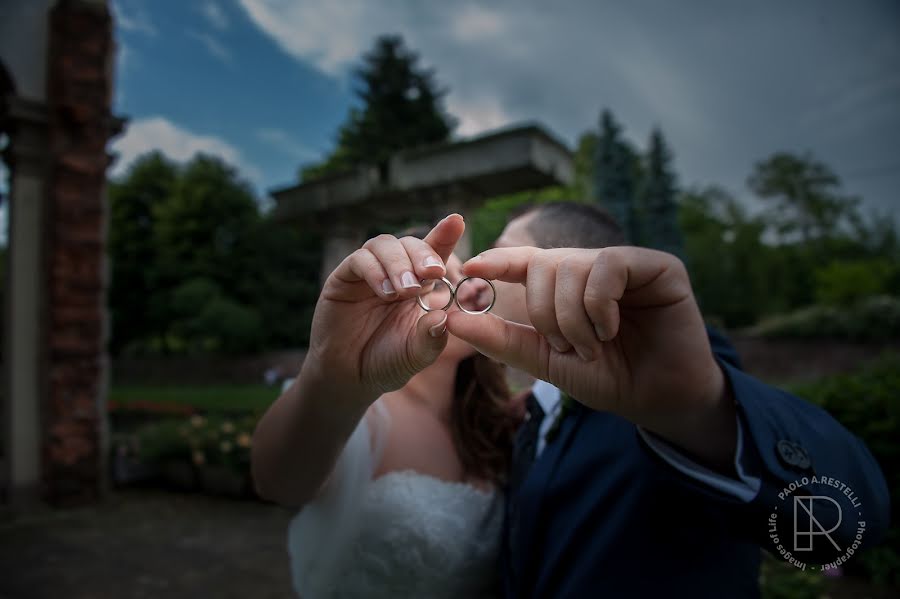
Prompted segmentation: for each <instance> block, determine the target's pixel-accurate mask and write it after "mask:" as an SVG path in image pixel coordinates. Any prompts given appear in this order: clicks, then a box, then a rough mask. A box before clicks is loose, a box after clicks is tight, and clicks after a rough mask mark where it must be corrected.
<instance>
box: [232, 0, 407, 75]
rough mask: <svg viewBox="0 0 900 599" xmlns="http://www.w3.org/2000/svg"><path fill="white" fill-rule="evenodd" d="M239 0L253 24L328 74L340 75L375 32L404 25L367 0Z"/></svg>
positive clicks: (392, 15) (396, 17)
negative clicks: (334, 0) (306, 0)
mask: <svg viewBox="0 0 900 599" xmlns="http://www.w3.org/2000/svg"><path fill="white" fill-rule="evenodd" d="M240 3H241V6H242V7H243V8H244V10H245V11H246V12H247V14H248V15H249V17H250V19H251V20H252V21H253V22H254V23H256V25H257V27H259V28H260V29H262V30H263V32H265V33H266V34H267V35H269V36H270V37H271V38H272V39H273V40H274V41H275V43H277V44H278V46H279V47H281V49H282V50H284V51H285V52H286V53H287V54H289V55H290V56H293V57H294V58H297V59H300V60H302V61H304V62H309V63H311V64H313V65H314V66H315V67H316V68H318V69H319V70H321V71H322V72H324V73H327V74H329V75H341V74H342V72H343V69H344V67H346V66H347V64H349V63H350V62H352V61H355V60H357V59H358V58H359V55H360V52H361V50H362V49H363V48H364V47H367V46H368V44H369V43H370V42H371V40H372V38H373V37H374V36H375V35H377V34H378V33H383V32H386V31H392V30H398V29H403V26H402V25H403V24H402V23H401V22H399V20H398V18H400V17H401V16H400V15H398V14H396V13H392V12H391V11H388V10H385V7H384V6H377V5H375V3H372V2H366V1H365V0H342V1H340V2H321V3H314V2H297V1H295V0H240Z"/></svg>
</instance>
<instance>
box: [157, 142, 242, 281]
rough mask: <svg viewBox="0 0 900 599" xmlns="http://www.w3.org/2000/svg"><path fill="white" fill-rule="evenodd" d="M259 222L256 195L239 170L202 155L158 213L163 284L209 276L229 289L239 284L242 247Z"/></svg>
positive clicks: (197, 158)
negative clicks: (237, 257) (237, 260)
mask: <svg viewBox="0 0 900 599" xmlns="http://www.w3.org/2000/svg"><path fill="white" fill-rule="evenodd" d="M258 219H259V213H258V209H257V205H256V201H255V200H254V198H253V193H252V192H251V191H250V188H249V187H248V186H247V184H246V183H245V182H243V181H242V180H240V179H239V178H238V175H237V171H235V170H234V168H232V167H230V166H228V165H227V164H225V163H224V162H223V161H222V160H220V159H219V158H215V157H212V156H207V155H203V154H199V155H197V156H196V157H195V158H194V159H193V160H191V161H190V162H189V163H187V164H186V165H185V167H184V169H183V171H182V172H181V175H180V176H179V178H178V181H177V184H176V185H175V187H174V189H173V191H172V193H171V195H170V196H169V197H168V198H167V200H166V201H165V202H163V203H162V204H160V205H159V208H158V210H157V212H156V244H157V247H158V248H159V256H160V269H161V271H162V278H163V281H162V283H163V284H164V285H168V286H171V287H174V285H175V284H177V283H180V282H181V281H184V280H186V279H190V278H194V277H205V278H208V279H210V280H211V281H213V282H215V283H217V284H218V285H221V286H222V287H223V288H224V289H228V288H229V287H230V286H231V285H233V284H234V281H235V271H234V269H233V267H232V264H231V261H232V260H233V259H234V257H235V250H236V246H237V245H238V242H239V240H241V239H242V238H243V237H244V236H246V235H247V234H248V233H249V231H251V230H252V228H253V226H254V224H255V223H256V221H257V220H258ZM171 287H170V288H171Z"/></svg>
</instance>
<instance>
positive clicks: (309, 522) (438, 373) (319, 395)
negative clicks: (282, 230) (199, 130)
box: [252, 214, 519, 599]
mask: <svg viewBox="0 0 900 599" xmlns="http://www.w3.org/2000/svg"><path fill="white" fill-rule="evenodd" d="M464 228H465V224H464V222H463V219H462V217H461V216H459V215H456V214H454V215H451V216H448V217H447V218H445V219H444V220H442V221H441V222H440V223H438V224H437V225H436V226H435V227H434V228H433V229H432V230H431V231H430V232H428V234H427V235H425V236H424V239H418V238H416V237H411V236H409V237H403V238H401V239H397V238H395V237H392V236H389V235H380V236H378V237H375V238H373V239H370V240H369V241H368V242H366V243H365V245H363V247H362V248H360V249H358V250H356V251H355V252H354V253H353V254H351V255H350V256H348V257H347V258H346V259H345V260H344V261H343V262H342V263H341V264H340V265H339V266H338V267H337V268H336V269H335V271H334V272H332V273H331V275H330V276H329V277H328V280H327V281H326V282H325V285H324V287H323V290H322V293H321V295H320V297H319V301H318V303H317V305H316V311H315V316H314V317H313V324H312V332H311V340H310V347H309V353H308V354H307V358H306V360H305V361H304V363H303V368H302V370H301V372H300V374H299V375H298V377H297V379H296V380H295V381H294V383H293V384H292V385H291V386H290V387H289V388H288V389H287V390H286V391H285V392H284V393H283V394H282V395H281V397H279V398H278V400H277V401H276V402H275V403H273V404H272V405H271V406H270V407H269V409H268V410H267V412H266V413H265V415H264V416H263V418H262V419H261V420H260V422H259V424H258V426H257V429H256V431H255V433H254V436H253V456H252V461H253V463H252V466H253V476H254V481H255V484H256V487H257V490H258V492H259V494H260V495H261V496H262V497H264V498H267V499H270V500H272V501H275V502H278V503H280V504H282V505H286V506H290V507H294V508H300V509H299V512H298V514H297V515H296V516H295V517H294V519H293V520H292V521H291V524H290V528H289V533H288V550H289V553H290V559H291V571H292V576H293V582H294V588H295V590H296V591H297V593H298V594H299V595H300V596H301V597H303V599H317V598H320V597H413V596H417V597H421V596H427V597H461V596H465V597H483V596H493V595H494V594H496V591H495V589H496V584H497V575H498V567H497V563H496V562H497V557H498V553H499V543H500V537H501V527H502V521H503V499H502V497H501V491H500V489H501V486H502V484H503V481H504V479H505V476H506V473H507V470H508V467H509V461H510V452H511V445H512V438H513V434H514V431H515V427H516V426H517V423H518V420H519V419H518V417H517V415H516V414H515V411H516V410H514V408H513V403H512V402H511V401H510V400H509V393H508V390H507V387H506V383H505V379H504V374H503V371H502V369H501V366H500V365H499V364H497V363H495V362H492V361H490V360H489V359H487V358H485V357H484V356H482V355H480V354H477V353H476V352H475V350H474V349H473V348H472V347H471V346H469V345H468V344H466V343H465V342H463V341H461V340H459V339H457V338H455V337H452V336H450V335H449V334H448V333H447V329H446V321H447V314H446V312H444V311H441V310H436V311H432V312H423V311H422V309H421V308H420V307H419V306H418V304H417V303H416V301H415V298H416V296H417V295H419V294H421V293H422V287H421V283H420V281H425V280H428V279H437V278H440V277H447V278H448V279H449V280H450V281H452V282H456V281H458V280H459V279H460V272H459V271H460V267H461V263H460V261H459V260H458V259H457V258H456V257H455V256H454V255H453V254H452V252H453V249H454V247H455V246H456V243H457V242H458V241H459V239H460V237H461V236H462V234H463V230H464ZM485 285H486V284H485ZM465 288H466V289H467V290H468V291H467V293H475V294H477V293H479V291H480V290H479V289H477V287H476V285H469V284H467V285H466V286H465ZM460 293H462V292H460ZM453 309H455V306H454V308H453Z"/></svg>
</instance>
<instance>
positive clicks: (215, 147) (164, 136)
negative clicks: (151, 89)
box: [111, 116, 261, 182]
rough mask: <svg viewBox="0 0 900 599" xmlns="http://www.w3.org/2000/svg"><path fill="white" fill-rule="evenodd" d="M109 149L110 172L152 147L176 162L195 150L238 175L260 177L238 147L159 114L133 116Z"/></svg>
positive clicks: (120, 169)
mask: <svg viewBox="0 0 900 599" xmlns="http://www.w3.org/2000/svg"><path fill="white" fill-rule="evenodd" d="M112 149H113V151H114V152H116V153H117V154H118V155H119V156H118V160H117V161H116V163H115V164H114V166H113V169H112V173H111V174H112V175H113V176H119V175H122V174H123V173H124V172H125V171H126V169H127V168H128V166H129V165H130V164H131V162H132V161H133V160H134V159H135V158H137V157H138V156H140V155H141V154H145V153H147V152H150V151H152V150H159V151H161V152H162V153H163V154H165V155H166V156H167V157H169V158H170V159H172V160H175V161H178V162H185V161H187V160H190V159H191V158H193V157H194V156H195V155H196V154H198V153H204V154H211V155H214V156H218V157H220V158H221V159H222V160H224V161H225V162H227V163H228V164H230V165H232V166H234V167H236V168H238V169H239V171H240V175H241V176H243V177H245V178H247V179H249V180H251V181H254V182H258V181H259V180H260V175H261V173H260V171H259V169H257V168H256V167H254V166H253V165H251V164H249V163H248V162H246V161H245V160H244V158H243V156H241V153H240V151H239V150H238V149H237V148H235V147H234V146H233V145H231V144H230V143H228V142H227V141H225V140H223V139H221V138H219V137H216V136H214V135H203V134H199V133H194V132H192V131H188V130H187V129H183V128H181V127H179V126H178V125H176V124H175V123H173V122H172V121H170V120H168V119H166V118H165V117H161V116H152V117H146V118H141V119H136V120H134V121H132V122H131V123H129V124H128V126H127V129H126V131H125V134H124V135H123V136H122V137H120V138H119V139H117V140H116V141H115V142H114V143H113V145H112Z"/></svg>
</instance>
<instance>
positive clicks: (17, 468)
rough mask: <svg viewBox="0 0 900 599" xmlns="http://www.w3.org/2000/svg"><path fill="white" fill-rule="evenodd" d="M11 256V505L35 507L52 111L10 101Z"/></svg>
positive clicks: (7, 409) (7, 346) (7, 477)
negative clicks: (48, 125) (49, 118)
mask: <svg viewBox="0 0 900 599" xmlns="http://www.w3.org/2000/svg"><path fill="white" fill-rule="evenodd" d="M8 108H9V112H8V114H7V123H8V125H9V136H10V138H9V146H8V147H7V149H6V152H5V155H4V161H5V162H6V164H7V166H8V167H9V173H10V175H9V192H10V193H9V251H8V253H7V265H6V273H7V275H6V306H5V310H6V311H5V314H4V318H5V326H4V331H5V334H6V339H5V340H4V348H3V355H4V361H5V364H4V368H5V371H6V372H5V373H4V374H5V377H4V379H5V380H4V389H3V395H4V400H5V401H4V403H5V405H4V414H3V419H2V422H3V423H4V425H5V430H4V431H3V434H2V438H3V440H4V442H5V447H4V451H3V456H4V459H5V464H4V466H5V468H4V470H5V472H4V473H3V476H2V478H3V479H4V481H5V483H6V485H7V497H6V499H7V501H8V502H9V503H10V504H11V505H14V506H19V505H27V504H29V503H33V502H34V501H35V500H37V499H38V498H39V497H40V495H41V474H42V473H41V432H42V431H41V417H42V410H41V407H42V406H43V405H44V401H43V398H44V397H45V387H44V385H43V380H44V374H45V367H44V366H45V365H44V359H45V353H44V345H43V343H42V339H43V334H44V328H43V324H42V321H43V318H42V317H43V307H44V306H45V305H46V286H45V280H44V277H43V276H42V275H43V273H44V258H45V256H44V247H43V245H44V244H43V240H44V235H43V228H44V222H45V208H46V206H45V204H46V187H45V179H46V176H47V167H48V162H47V131H46V118H47V117H46V110H45V107H44V105H43V104H41V103H39V102H27V101H24V100H21V99H19V98H15V97H13V98H10V99H9V105H8Z"/></svg>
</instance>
